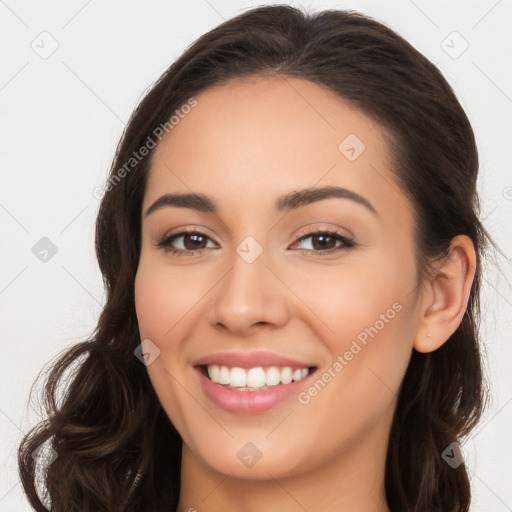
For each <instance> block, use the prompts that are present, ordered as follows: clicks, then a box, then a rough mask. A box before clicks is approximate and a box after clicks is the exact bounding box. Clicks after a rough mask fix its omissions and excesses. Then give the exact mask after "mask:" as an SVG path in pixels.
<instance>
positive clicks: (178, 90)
mask: <svg viewBox="0 0 512 512" xmlns="http://www.w3.org/2000/svg"><path fill="white" fill-rule="evenodd" d="M253 77H254V78H260V77H261V78H268V77H296V78H301V79H306V80H309V81H311V82H313V83H315V84H318V85H321V86H325V87H327V88H328V89H330V90H332V91H333V92H335V93H336V94H337V95H338V96H339V97H340V98H341V99H344V100H345V101H348V102H349V103H350V104H351V105H353V106H354V107H355V108H357V109H359V110H360V111H361V112H362V113H364V114H365V115H367V116H369V117H371V118H372V119H374V120H375V121H377V122H378V124H379V126H380V127H382V128H383V133H385V134H386V136H387V138H388V139H389V141H388V142H389V148H390V154H391V155H392V162H393V168H392V172H393V176H394V177H396V180H397V183H398V184H399V186H400V188H401V190H402V192H403V193H404V195H405V196H406V197H407V198H408V199H410V202H411V204H412V211H413V216H414V224H415V237H414V238H415V239H414V243H415V248H416V252H417V265H418V272H419V273H418V279H419V280H420V281H421V279H422V276H426V275H428V272H429V271H431V270H432V266H431V262H432V261H434V260H436V259H439V258H443V257H445V256H446V255H447V253H448V249H449V246H450V242H451V240H452V238H453V237H455V236H457V235H460V234H463V235H467V236H468V237H469V238H470V239H471V240H472V242H473V244H474V247H475V250H476V253H477V265H476V275H475V278H474V281H473V283H472V287H471V292H470V297H469V303H468V305H467V309H466V311H465V314H464V316H463V319H462V321H461V323H460V325H459V327H458V328H457V330H456V331H455V332H454V333H453V335H452V336H451V337H450V339H449V340H448V341H447V342H446V343H445V344H443V345H442V346H441V347H440V348H439V349H437V350H436V351H434V352H432V353H425V354H424V353H419V352H417V351H415V350H413V353H412V355H411V359H410V362H409V366H408V368H407V371H406V374H405V376H404V379H403V381H402V385H401V388H400V392H399V396H398V401H397V405H396V409H395V413H394V418H393V422H392V425H391V431H390V437H389V444H388V449H387V457H386V463H385V491H386V499H387V502H388V505H389V507H390V509H391V510H393V511H400V512H403V511H413V512H427V511H428V512H431V511H437V510H449V511H451V512H463V511H468V510H469V504H470V499H471V492H470V482H469V478H468V473H467V469H466V467H465V465H464V464H461V465H460V466H459V467H457V468H452V467H451V466H450V465H449V464H447V463H446V462H445V461H444V460H443V458H442V453H443V451H444V450H445V449H446V448H447V447H449V445H450V444H451V443H454V442H460V440H461V439H463V438H464V437H465V436H467V435H468V433H469V432H470V431H471V429H472V428H473V427H474V426H475V424H476V423H477V421H478V420H479V418H480V416H481V414H482V412H483V409H484V406H485V403H486V396H487V395H486V386H485V380H484V376H483V371H482V361H481V355H480V348H479V336H478V326H479V314H480V305H479V294H480V279H481V266H482V256H483V251H484V248H485V247H486V246H487V243H488V240H490V237H489V236H488V235H487V233H486V231H485V229H484V227H483V226H482V224H481V223H480V221H479V219H478V215H479V205H478V196H477V191H476V181H477V172H478V155H477V148H476V143H475V138H474V134H473V130H472V128H471V125H470V122H469V120H468V118H467V116H466V114H465V112H464V110H463V108H462V106H461V105H460V103H459V101H458V100H457V98H456V96H455V94H454V92H453V90H452V88H451V87H450V85H449V84H448V82H447V81H446V79H445V78H444V77H443V76H442V74H441V73H440V71H439V70H438V69H437V68H436V67H435V66H434V65H433V64H432V63H431V62H430V61H429V60H428V59H427V58H426V57H424V56H423V55H422V54H421V53H420V52H419V51H417V50H416V49H415V48H414V47H413V46H412V45H411V44H410V43H408V42H407V41H406V40H404V39H403V38H402V37H401V36H399V35H398V34H397V33H395V32H394V31H393V30H391V29H390V28H388V27H387V26H386V25H385V24H383V23H381V22H379V21H376V20H374V19H372V18H370V17H368V16H366V15H364V14H361V13H358V12H355V11H346V10H334V9H333V10H324V11H321V12H316V13H307V12H305V11H304V10H299V9H297V8H294V7H291V6H286V5H273V6H265V7H257V8H252V9H250V10H248V11H245V12H243V13H242V14H240V15H238V16H236V17H234V18H232V19H230V20H228V21H226V22H224V23H222V24H221V25H219V26H217V27H216V28H214V29H212V30H211V31H209V32H208V33H206V34H204V35H203V36H201V37H200V38H199V39H198V40H197V41H195V42H194V43H193V44H192V45H191V46H189V47H188V48H187V49H186V50H185V51H184V52H183V53H182V55H181V56H180V57H179V58H178V59H177V60H176V61H175V62H174V63H173V64H172V65H171V66H170V67H169V68H168V69H167V71H165V72H164V74H163V75H162V76H161V77H160V78H159V79H158V80H157V81H156V83H155V84H154V85H153V87H152V88H151V89H150V90H149V92H148V93H147V94H146V95H145V97H144V98H143V99H142V100H141V101H140V103H139V105H138V106H137V107H136V109H135V111H134V112H133V113H132V116H131V118H130V120H129V122H128V124H127V125H126V128H125V130H124V133H123V136H122V138H121V140H120V142H119V145H118V147H117V150H116V154H115V157H114V160H113V163H112V167H111V170H110V176H109V178H108V179H109V182H110V183H111V185H110V186H108V187H106V189H105V193H104V195H103V197H102V200H101V204H100V207H99V212H98V216H97V221H96V239H95V248H96V255H97V259H98V262H99V267H100V270H101V272H102V275H103V281H104V285H105V288H106V303H105V306H104V307H103V309H102V312H101V315H100V318H99V321H98V323H97V326H96V327H95V329H94V331H93V332H92V334H91V336H90V337H89V339H87V340H86V341H82V342H80V343H78V344H75V345H73V346H72V347H71V348H68V349H66V351H65V352H64V353H63V354H61V355H60V356H59V358H58V359H57V361H56V362H55V363H52V367H51V371H50V372H49V375H48V376H47V378H46V380H45V387H44V394H43V402H42V403H43V404H44V408H45V415H46V419H44V420H43V421H41V422H40V423H39V424H37V425H36V426H35V427H33V428H32V430H31V431H30V432H29V433H28V434H27V435H26V436H25V437H24V439H23V441H22V443H21V445H20V448H19V470H20V475H21V480H22V483H23V486H24V490H25V493H26V495H27V497H28V499H29V501H30V503H31V505H32V506H33V507H34V509H35V510H37V511H45V510H52V511H54V512H61V511H62V512H74V511H80V512H87V511H94V512H98V511H109V512H139V511H143V510H152V511H155V512H156V511H164V510H166V511H169V510H175V509H176V506H177V503H178V499H179V490H180V463H181V446H182V440H181V437H180V435H179V433H178V432H177V431H176V429H175V427H174V426H173V424H172V422H171V421H170V419H169V418H168V416H167V415H166V413H165V412H164V410H163V408H162V406H161V404H160V402H159V400H158V397H157V395H156V393H155V391H154V389H153V387H152V385H151V382H150V380H149V377H148V374H147V370H146V368H145V366H144V365H143V364H141V362H140V361H139V360H138V359H137V358H136V357H135V356H134V350H135V349H136V348H137V346H138V345H139V344H140V342H141V339H140V334H139V329H138V323H137V317H136V311H135V301H134V281H135V275H136V272H137V266H138V260H139V255H140V249H141V207H142V201H143V197H144V193H145V187H146V181H147V175H148V171H149V169H150V165H151V156H152V154H153V153H150V154H149V156H148V157H147V158H144V159H143V160H141V161H140V163H138V165H137V166H136V169H134V170H131V172H128V173H126V175H125V176H124V177H123V179H121V180H119V179H118V180H117V183H116V184H115V186H112V183H113V180H112V178H113V177H115V175H116V173H117V172H118V170H119V169H120V168H122V166H123V165H125V164H126V162H128V161H129V159H130V158H131V157H132V155H133V153H134V152H137V151H138V149H139V148H140V147H142V146H143V145H144V144H145V142H146V141H147V140H148V137H151V136H152V134H154V130H155V128H156V127H158V126H160V125H164V124H165V123H167V122H168V121H169V119H170V116H172V114H173V113H174V112H175V110H176V109H178V108H179V107H180V105H183V104H185V103H186V102H187V101H188V100H189V99H190V98H191V97H193V96H194V95H197V94H199V93H200V92H202V91H205V90H206V89H208V88H211V87H213V86H216V85H222V84H225V83H227V82H229V81H230V80H234V79H245V78H247V79H251V78H253ZM429 269H430V270H429ZM41 445H42V446H45V447H47V450H48V449H49V448H52V449H53V450H55V452H56V454H57V458H56V459H55V460H54V461H53V462H52V463H51V464H49V465H48V463H46V464H41V462H40V460H39V459H38V458H37V457H34V456H33V453H34V450H36V449H38V447H40V446H41ZM38 460H39V462H38ZM41 466H44V467H41Z"/></svg>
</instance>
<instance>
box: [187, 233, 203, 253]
mask: <svg viewBox="0 0 512 512" xmlns="http://www.w3.org/2000/svg"><path fill="white" fill-rule="evenodd" d="M204 239H205V237H204V236H203V235H198V234H194V233H192V234H188V235H184V236H183V245H184V246H185V248H186V249H187V250H194V249H202V248H203V247H200V245H201V243H203V244H204V241H205V240H204ZM190 240H193V243H192V244H191V246H187V245H188V244H187V241H190Z"/></svg>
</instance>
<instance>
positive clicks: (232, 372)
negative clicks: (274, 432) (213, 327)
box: [196, 364, 316, 392]
mask: <svg viewBox="0 0 512 512" xmlns="http://www.w3.org/2000/svg"><path fill="white" fill-rule="evenodd" d="M196 368H198V370H199V371H200V372H201V374H202V375H203V376H204V377H206V378H207V379H208V380H210V381H211V382H213V383H214V384H219V385H221V386H223V387H225V388H227V389H232V390H236V391H249V392H255V391H264V390H266V389H270V388H272V387H274V386H286V385H288V384H290V383H292V382H298V381H301V380H302V379H305V378H306V377H308V376H309V375H311V374H312V373H313V372H314V371H315V370H316V366H307V367H292V366H256V367H253V368H240V367H237V366H233V367H229V366H225V365H218V364H208V365H207V364H201V365H197V366H196Z"/></svg>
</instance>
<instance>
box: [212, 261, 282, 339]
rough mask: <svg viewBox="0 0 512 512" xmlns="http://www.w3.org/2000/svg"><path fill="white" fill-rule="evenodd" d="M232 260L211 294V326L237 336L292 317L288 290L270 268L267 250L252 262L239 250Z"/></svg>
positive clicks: (246, 334)
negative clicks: (244, 257) (246, 259)
mask: <svg viewBox="0 0 512 512" xmlns="http://www.w3.org/2000/svg"><path fill="white" fill-rule="evenodd" d="M230 263H232V266H231V268H230V270H229V271H227V273H226V274H225V276H224V277H223V278H222V279H221V281H220V283H219V284H218V285H217V286H216V287H215V288H214V290H213V292H214V293H212V295H211V297H210V301H209V308H208V311H207V318H208V320H209V322H210V323H211V325H213V326H214V327H215V328H216V329H220V330H223V331H225V332H226V331H229V332H230V333H232V334H233V335H236V336H248V335H250V334H251V333H253V332H257V331H259V330H261V329H275V328H278V327H280V326H282V325H284V324H285V323H286V322H287V320H288V317H289V309H288V308H289V304H288V302H287V292H288V290H287V288H286V286H285V285H284V284H283V282H282V281H281V280H280V279H278V277H276V272H275V270H270V269H269V267H268V261H267V258H266V255H265V251H263V253H262V254H261V255H260V256H259V257H258V258H257V259H256V260H255V261H253V262H251V263H248V262H247V261H245V260H244V259H243V258H242V257H240V256H239V255H238V254H237V253H235V254H234V256H233V258H232V259H231V260H230Z"/></svg>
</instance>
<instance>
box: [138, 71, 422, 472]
mask: <svg viewBox="0 0 512 512" xmlns="http://www.w3.org/2000/svg"><path fill="white" fill-rule="evenodd" d="M196 100H197V104H196V105H195V106H194V107H193V108H191V109H187V112H189V113H188V114H187V115H184V116H182V117H181V118H180V120H179V123H178V124H176V125H174V128H173V129H172V130H171V131H170V132H169V134H168V135H167V136H166V137H165V138H164V139H163V140H162V142H161V143H160V144H159V145H158V146H157V147H156V148H155V149H154V154H153V161H152V166H151V169H150V172H149V176H148V183H147V188H146V191H145V197H144V202H143V211H142V219H143V221H142V226H143V227H142V249H141V255H140V262H139V267H138V272H137V277H136V283H135V291H136V310H137V316H138V322H139V327H140V334H141V340H145V339H149V340H150V342H149V345H147V349H148V352H149V353H150V358H149V359H148V366H147V370H148V372H149V376H150V379H151V382H152V384H153V386H154V389H155V391H156V393H157V395H158V397H159V399H160V401H161V403H162V406H163V408H164V409H165V411H166V413H167V415H168V416H169V418H170V419H171V421H172V422H173V423H174V425H175V426H176V428H177V430H178V431H179V433H180V434H181V436H182V438H183V441H184V443H185V446H186V449H187V453H188V456H190V457H193V458H194V459H195V461H196V462H197V463H198V464H201V465H202V466H203V467H206V468H211V469H212V470H214V471H218V472H221V473H224V474H228V473H231V475H232V476H238V477H241V478H252V479H265V478H268V477H269V473H270V474H271V475H273V476H274V477H276V478H278V477H283V476H290V475H294V474H299V473H301V472H305V471H308V470H315V469H318V468H320V467H322V466H324V467H327V466H328V465H331V464H336V463H338V462H339V461H343V460H345V461H347V460H351V461H352V463H353V464H357V461H358V460H367V457H366V459H365V458H364V457H361V456H362V454H364V453H366V454H367V455H368V454H370V453H373V454H375V453H376V451H377V452H379V453H382V451H383V450H384V451H385V444H386V442H387V438H388V436H389V427H390V425H391V420H392V414H393V411H394V408H395V405H396V400H397V395H398V389H399V385H400V383H401V380H402V378H403V376H404V374H405V370H406V368H407V364H408V362H409V358H410V355H411V350H412V346H413V338H414V334H415V331H416V328H417V318H418V304H419V301H420V298H419V292H418V286H417V285H418V283H417V267H416V262H415V252H414V243H413V214H412V207H411V204H410V203H409V202H408V201H407V200H406V199H405V197H404V195H403V193H402V192H401V190H400V189H399V187H398V186H397V185H396V184H395V182H394V178H393V174H392V172H391V161H390V158H389V155H388V148H387V145H386V142H385V138H384V135H385V134H384V132H383V131H382V130H381V128H380V127H379V126H378V125H376V124H375V123H374V122H373V121H372V120H371V119H370V118H368V117H367V116H366V115H364V114H363V113H361V112H360V111H359V110H356V109H355V108H353V107H351V106H350V105H349V104H348V103H347V102H346V101H344V100H342V99H340V98H339V97H338V96H336V95H335V94H334V93H333V92H331V91H330V90H328V89H326V88H323V87H321V86H318V85H316V84H313V83H311V82H309V81H306V80H301V79H294V78H286V79H285V78H283V77H279V78H273V79H258V80H252V81H244V82H242V81H236V82H235V81H233V82H230V83H229V84H224V85H222V86H218V87H215V88H212V89H209V90H207V91H206V92H203V93H202V94H200V95H198V96H197V97H196ZM306 189H314V190H317V192H316V193H315V192H313V193H311V192H310V193H309V194H307V193H305V190H306ZM320 189H321V190H320ZM301 193H302V195H300V194H301ZM181 194H201V195H202V196H207V198H208V199H207V200H206V199H205V198H204V197H202V198H201V199H200V200H197V199H196V200H195V201H194V200H193V198H192V199H191V198H190V197H188V199H187V198H183V197H182V198H181V199H180V198H176V197H174V199H172V198H171V197H170V196H176V195H181ZM165 195H169V196H168V197H167V200H165V199H161V200H160V201H158V203H156V201H157V200H159V199H160V198H161V197H162V196H165ZM150 207H152V208H151V210H150V212H147V211H148V210H149V209H150ZM146 343H148V342H146ZM151 354H153V356H151ZM208 370H209V372H210V378H209V377H208V376H207V375H208ZM306 374H307V375H306ZM290 380H292V381H291V382H290ZM214 381H217V382H214ZM219 381H220V382H219ZM249 388H250V389H249ZM352 467H354V466H352Z"/></svg>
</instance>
